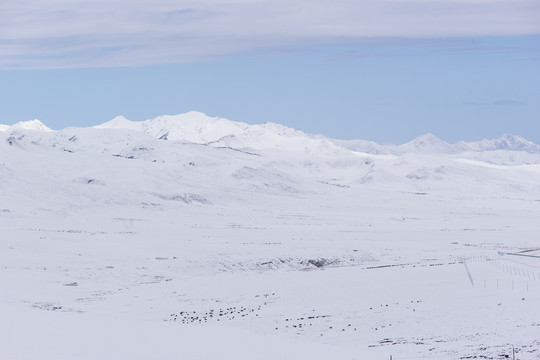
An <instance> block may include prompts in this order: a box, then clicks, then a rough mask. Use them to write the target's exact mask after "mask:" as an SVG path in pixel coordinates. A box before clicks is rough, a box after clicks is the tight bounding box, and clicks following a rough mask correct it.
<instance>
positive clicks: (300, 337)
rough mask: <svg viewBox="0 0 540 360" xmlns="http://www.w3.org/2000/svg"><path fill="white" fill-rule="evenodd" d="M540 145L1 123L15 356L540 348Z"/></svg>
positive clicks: (2, 297) (1, 199)
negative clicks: (58, 127) (389, 141)
mask: <svg viewBox="0 0 540 360" xmlns="http://www.w3.org/2000/svg"><path fill="white" fill-rule="evenodd" d="M538 219H540V147H539V146H538V145H536V144H534V143H532V142H530V141H528V140H526V139H524V138H522V137H520V136H517V135H503V136H502V137H501V138H499V139H494V140H481V141H478V142H468V143H465V142H460V143H457V144H448V143H446V142H444V141H442V140H440V139H438V138H436V137H435V136H434V135H431V134H427V135H423V136H420V137H419V138H417V139H414V140H412V141H411V142H409V143H407V144H403V145H380V144H377V143H374V142H369V141H364V140H336V139H331V138H328V137H325V136H322V135H312V134H307V133H304V132H302V131H300V130H295V129H291V128H287V127H285V126H282V125H279V124H274V123H266V124H260V125H249V124H245V123H238V122H234V121H231V120H227V119H223V118H219V117H209V116H206V115H205V114H202V113H199V112H189V113H186V114H181V115H174V116H160V117H157V118H154V119H149V120H146V121H143V122H133V121H130V120H128V119H126V118H125V117H117V118H115V119H113V120H111V121H109V122H106V123H104V124H102V125H98V126H95V127H91V128H77V127H70V128H66V129H63V130H51V129H49V128H48V127H47V126H46V125H44V124H43V123H41V122H39V120H33V121H30V122H23V123H18V124H15V125H10V126H8V125H0V231H1V234H0V285H1V286H2V291H1V292H0V318H1V319H2V321H0V336H1V338H2V339H3V341H2V346H1V347H0V358H2V359H16V360H19V359H36V358H39V359H55V360H59V359H66V360H67V359H69V360H72V359H111V360H112V359H114V360H118V359H130V360H131V359H151V358H155V359H179V358H181V359H216V358H225V359H235V360H237V359H383V360H384V359H389V358H390V356H392V359H395V360H399V359H470V358H484V359H505V358H512V351H515V357H516V359H519V360H528V359H539V358H540V311H539V310H540V307H539V304H540V240H539V234H540V228H539V225H538Z"/></svg>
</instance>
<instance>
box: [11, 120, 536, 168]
mask: <svg viewBox="0 0 540 360" xmlns="http://www.w3.org/2000/svg"><path fill="white" fill-rule="evenodd" d="M94 128H95V129H99V130H104V129H127V130H133V131H139V132H143V133H146V134H147V135H149V136H151V137H153V138H156V139H160V140H168V141H176V142H185V143H194V144H204V145H210V146H214V147H220V146H221V147H230V148H235V149H241V150H245V151H257V150H258V149H274V150H296V151H308V152H313V151H315V152H324V153H329V154H332V153H333V154H339V153H340V152H342V151H347V150H348V151H354V152H357V153H367V154H373V155H387V154H388V155H397V156H399V155H403V154H407V153H416V154H447V155H456V154H460V153H465V152H476V153H481V152H486V151H500V150H505V151H512V152H526V153H529V154H540V145H537V144H534V143H533V142H531V141H528V140H526V139H525V138H523V137H521V136H518V135H509V134H504V135H503V136H502V137H500V138H498V139H493V140H487V139H484V140H481V141H475V142H464V141H461V142H459V143H457V144H449V143H447V142H445V141H443V140H441V139H439V138H437V137H436V136H435V135H433V134H430V133H428V134H425V135H421V136H419V137H417V138H415V139H413V140H411V141H410V142H408V143H405V144H402V145H399V146H396V145H392V144H388V145H381V144H378V143H376V142H373V141H366V140H340V139H331V138H327V137H325V136H323V135H312V134H306V133H304V132H302V131H300V130H296V129H292V128H289V127H286V126H283V125H280V124H276V123H264V124H259V125H249V124H246V123H242V122H235V121H231V120H228V119H225V118H221V117H211V116H208V115H206V114H204V113H201V112H197V111H190V112H187V113H184V114H179V115H162V116H158V117H155V118H153V119H148V120H145V121H138V122H136V121H130V120H128V119H127V118H125V117H124V116H117V117H115V118H114V119H112V120H110V121H108V122H105V123H103V124H101V125H97V126H94ZM10 130H33V131H46V132H50V131H52V130H51V129H49V128H48V127H47V126H45V125H44V124H43V123H42V122H41V121H39V120H37V119H36V120H31V121H24V122H19V123H17V124H14V125H11V126H8V125H0V131H3V132H6V131H10ZM499 158H500V156H499ZM529 160H530V159H529ZM524 161H525V160H524Z"/></svg>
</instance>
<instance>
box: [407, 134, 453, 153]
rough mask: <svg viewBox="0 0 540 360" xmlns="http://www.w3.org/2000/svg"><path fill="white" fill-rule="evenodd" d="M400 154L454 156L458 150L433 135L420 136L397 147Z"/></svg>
mask: <svg viewBox="0 0 540 360" xmlns="http://www.w3.org/2000/svg"><path fill="white" fill-rule="evenodd" d="M397 149H398V151H399V153H409V152H419V153H430V154H453V153H456V152H458V149H457V148H456V147H455V146H453V145H450V144H448V143H447V142H445V141H443V140H441V139H439V138H438V137H436V136H435V135H433V134H430V133H428V134H425V135H422V136H419V137H417V138H415V139H413V140H412V141H410V142H408V143H406V144H403V145H400V146H398V147H397Z"/></svg>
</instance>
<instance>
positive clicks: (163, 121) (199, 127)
mask: <svg viewBox="0 0 540 360" xmlns="http://www.w3.org/2000/svg"><path fill="white" fill-rule="evenodd" d="M143 128H144V131H145V132H147V133H148V134H150V135H152V136H153V137H156V138H158V139H163V140H176V141H187V142H193V143H200V144H201V143H209V142H214V141H218V140H219V139H221V138H223V137H225V136H231V135H237V134H240V133H242V132H244V131H245V130H246V129H248V128H249V125H248V124H245V123H241V122H234V121H231V120H228V119H224V118H220V117H210V116H208V115H206V114H204V113H201V112H198V111H190V112H187V113H184V114H179V115H162V116H158V117H156V118H153V119H149V120H146V121H144V123H143Z"/></svg>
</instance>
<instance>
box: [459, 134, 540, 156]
mask: <svg viewBox="0 0 540 360" xmlns="http://www.w3.org/2000/svg"><path fill="white" fill-rule="evenodd" d="M460 144H461V146H462V147H466V148H468V149H470V150H472V151H493V150H512V151H527V152H538V151H540V146H539V145H536V144H535V143H533V142H531V141H529V140H527V139H525V138H523V137H521V136H519V135H512V134H504V135H503V136H501V137H500V138H498V139H492V140H487V139H484V140H481V141H475V142H461V143H460Z"/></svg>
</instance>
